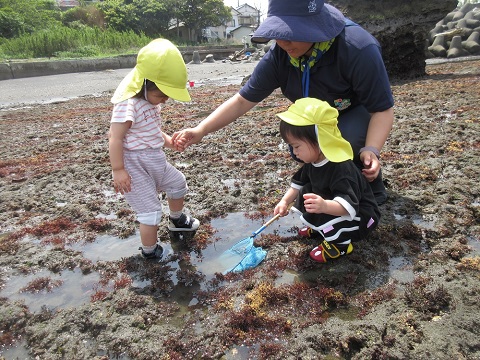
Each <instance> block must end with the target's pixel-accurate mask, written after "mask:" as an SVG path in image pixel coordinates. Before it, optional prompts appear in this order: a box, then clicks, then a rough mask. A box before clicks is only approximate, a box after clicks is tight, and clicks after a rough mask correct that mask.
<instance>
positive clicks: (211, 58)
mask: <svg viewBox="0 0 480 360" xmlns="http://www.w3.org/2000/svg"><path fill="white" fill-rule="evenodd" d="M203 62H207V63H214V62H215V59H214V58H213V54H208V55H207V56H205V60H203Z"/></svg>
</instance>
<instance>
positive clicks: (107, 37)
mask: <svg viewBox="0 0 480 360" xmlns="http://www.w3.org/2000/svg"><path fill="white" fill-rule="evenodd" d="M150 40H151V38H149V37H147V36H145V35H139V34H136V33H134V32H133V31H129V32H118V31H114V30H101V29H99V28H84V29H81V30H79V29H71V28H67V27H58V28H55V29H50V30H41V31H37V32H35V33H33V34H31V35H22V36H20V37H17V38H13V39H10V40H7V41H5V42H4V43H3V44H2V45H1V46H0V49H1V53H0V56H1V57H3V58H9V59H14V58H17V59H18V58H21V59H28V58H46V57H47V58H51V57H58V58H81V57H96V56H106V55H116V54H125V53H135V52H136V51H138V49H139V48H141V47H142V46H144V45H146V44H148V43H149V42H150Z"/></svg>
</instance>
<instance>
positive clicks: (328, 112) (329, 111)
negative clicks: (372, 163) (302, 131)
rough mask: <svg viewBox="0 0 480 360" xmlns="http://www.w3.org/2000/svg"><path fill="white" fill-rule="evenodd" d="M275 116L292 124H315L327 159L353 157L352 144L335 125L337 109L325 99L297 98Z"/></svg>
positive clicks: (339, 159)
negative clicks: (286, 108) (285, 109)
mask: <svg viewBox="0 0 480 360" xmlns="http://www.w3.org/2000/svg"><path fill="white" fill-rule="evenodd" d="M277 116H278V117H279V118H280V119H282V120H283V121H285V122H287V123H289V124H291V125H294V126H307V125H316V127H315V128H316V132H317V137H318V144H319V145H320V150H321V151H322V153H323V155H325V157H326V158H327V159H328V160H330V161H332V162H342V161H345V160H352V159H353V150H352V146H351V145H350V143H349V142H348V141H347V140H345V139H344V138H343V137H342V134H341V133H340V130H339V129H338V126H337V123H338V120H337V117H338V111H337V109H335V108H334V107H331V106H330V105H329V104H328V103H327V102H326V101H322V100H319V99H314V98H302V99H298V100H297V101H295V103H294V104H293V105H291V106H290V107H289V108H288V110H287V111H285V112H282V113H279V114H277Z"/></svg>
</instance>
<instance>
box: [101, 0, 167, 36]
mask: <svg viewBox="0 0 480 360" xmlns="http://www.w3.org/2000/svg"><path fill="white" fill-rule="evenodd" d="M97 6H98V7H99V8H100V9H101V10H102V11H103V12H104V14H105V21H106V23H107V26H108V27H110V28H112V29H115V30H117V31H128V30H132V31H135V32H136V33H144V34H145V35H147V36H149V37H156V36H159V35H160V34H165V33H166V31H167V30H168V24H169V21H170V20H171V19H172V18H173V17H174V11H173V8H174V7H173V0H163V1H158V0H106V1H104V2H102V3H99V4H98V5H97Z"/></svg>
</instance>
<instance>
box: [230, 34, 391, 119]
mask: <svg viewBox="0 0 480 360" xmlns="http://www.w3.org/2000/svg"><path fill="white" fill-rule="evenodd" d="M278 88H280V89H281V91H282V93H283V94H284V95H285V96H286V97H287V98H288V99H290V101H292V102H295V100H297V99H300V98H302V97H304V96H303V94H302V72H301V71H300V69H299V68H296V67H295V66H293V65H292V64H291V63H290V59H289V56H288V54H287V53H286V52H285V51H284V50H282V49H281V48H280V46H276V45H274V46H272V48H271V49H270V50H269V51H268V53H267V54H265V56H264V57H263V58H262V60H261V61H260V62H259V63H258V64H257V66H256V67H255V69H254V71H253V73H252V75H251V77H250V79H249V80H248V82H247V83H246V84H245V85H244V86H243V87H242V89H240V92H239V93H240V95H241V96H242V97H244V98H245V99H247V100H248V101H252V102H260V101H262V100H264V99H265V98H266V97H268V96H269V95H270V94H271V93H272V92H273V91H274V90H275V89H278ZM308 96H309V97H314V98H317V99H321V100H324V101H327V102H328V103H329V104H330V105H331V106H333V107H335V108H337V110H338V111H339V112H340V114H341V113H343V112H344V111H346V110H348V109H349V108H353V107H355V106H357V105H360V104H361V105H363V106H364V107H365V108H366V109H367V111H368V112H370V113H374V112H379V111H384V110H387V109H389V108H391V107H392V106H393V103H394V102H393V95H392V91H391V87H390V82H389V79H388V75H387V71H386V69H385V65H384V63H383V59H382V55H381V48H380V44H379V43H378V41H377V40H376V39H375V38H374V37H373V36H372V35H371V34H370V33H368V32H367V31H366V30H364V29H363V28H362V27H360V26H357V25H355V26H346V27H345V29H344V30H343V31H342V32H341V33H340V34H339V35H338V36H337V37H336V39H335V41H334V42H333V44H332V46H331V47H330V49H329V50H328V51H327V52H326V53H325V54H323V56H322V58H321V59H320V60H319V61H318V62H317V63H316V64H315V65H314V66H313V67H312V68H311V69H310V88H309V94H308Z"/></svg>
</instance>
